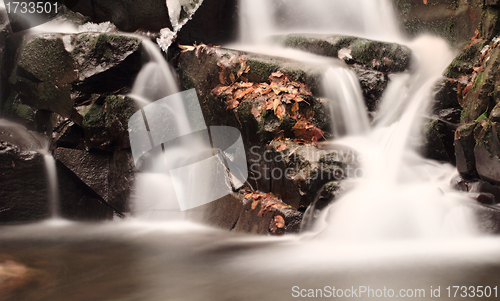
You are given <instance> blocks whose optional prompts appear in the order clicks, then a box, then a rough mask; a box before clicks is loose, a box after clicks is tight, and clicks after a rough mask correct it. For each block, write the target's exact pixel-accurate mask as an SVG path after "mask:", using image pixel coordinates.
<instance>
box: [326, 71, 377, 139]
mask: <svg viewBox="0 0 500 301" xmlns="http://www.w3.org/2000/svg"><path fill="white" fill-rule="evenodd" d="M323 81H324V86H325V87H324V90H325V96H326V97H327V98H328V99H329V100H330V101H329V102H328V104H327V106H328V108H329V110H330V115H331V116H332V127H333V129H332V130H333V134H334V137H342V136H346V135H354V136H357V135H363V134H366V133H367V132H368V130H369V129H370V121H369V120H368V112H367V111H366V105H365V101H364V99H363V92H362V91H361V87H360V86H359V81H358V78H357V77H356V74H355V73H354V72H353V71H351V70H349V69H347V68H338V67H337V68H329V69H328V70H327V71H326V72H325V75H324V77H323Z"/></svg>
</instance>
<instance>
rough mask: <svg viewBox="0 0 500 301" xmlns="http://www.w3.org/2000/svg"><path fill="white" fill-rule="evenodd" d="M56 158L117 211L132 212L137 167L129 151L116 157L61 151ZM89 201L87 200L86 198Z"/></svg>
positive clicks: (58, 151) (96, 195) (57, 152)
mask: <svg viewBox="0 0 500 301" xmlns="http://www.w3.org/2000/svg"><path fill="white" fill-rule="evenodd" d="M54 157H55V158H56V159H57V160H58V161H59V162H60V163H62V165H64V166H65V168H66V169H68V171H70V172H71V173H72V177H77V178H78V180H79V181H81V182H83V184H85V185H86V186H87V187H88V189H91V190H92V191H93V193H94V198H93V199H96V200H100V201H99V202H106V203H107V204H109V206H110V207H111V208H113V209H115V211H116V212H119V213H122V212H128V209H129V195H130V190H131V188H132V186H133V181H134V179H135V166H134V164H133V160H132V156H131V154H130V152H129V151H116V152H115V153H113V154H112V155H108V154H102V153H92V152H87V151H83V150H76V149H67V148H57V149H55V150H54ZM85 200H87V199H85Z"/></svg>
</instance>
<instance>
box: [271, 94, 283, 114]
mask: <svg viewBox="0 0 500 301" xmlns="http://www.w3.org/2000/svg"><path fill="white" fill-rule="evenodd" d="M280 104H281V99H280V98H278V97H276V98H275V99H274V102H273V110H274V111H275V112H276V109H277V108H278V106H279V105H280Z"/></svg>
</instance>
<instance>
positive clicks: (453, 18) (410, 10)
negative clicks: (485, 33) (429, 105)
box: [394, 0, 483, 45]
mask: <svg viewBox="0 0 500 301" xmlns="http://www.w3.org/2000/svg"><path fill="white" fill-rule="evenodd" d="M394 5H395V7H396V9H397V11H398V13H399V18H398V20H399V21H400V23H401V25H402V26H401V27H402V28H403V31H404V32H405V33H406V34H407V35H408V36H412V37H413V36H418V35H419V34H422V33H431V34H434V35H438V36H441V37H443V38H445V39H447V40H448V41H449V42H451V43H452V44H455V45H461V44H463V43H466V42H467V41H468V40H469V39H470V38H471V37H472V36H474V35H475V30H476V29H477V28H479V27H480V22H481V14H482V11H483V10H482V6H483V0H472V1H447V0H446V1H442V0H439V1H421V0H394Z"/></svg>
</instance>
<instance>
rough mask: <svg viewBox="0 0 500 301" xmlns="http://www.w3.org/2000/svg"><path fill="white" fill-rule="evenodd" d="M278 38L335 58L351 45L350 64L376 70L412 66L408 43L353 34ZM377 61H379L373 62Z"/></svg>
mask: <svg viewBox="0 0 500 301" xmlns="http://www.w3.org/2000/svg"><path fill="white" fill-rule="evenodd" d="M275 39H276V40H277V41H279V43H280V44H282V45H283V46H286V47H290V48H296V49H301V50H304V51H308V52H311V53H314V54H318V55H322V56H329V57H334V58H338V55H339V51H340V50H341V49H342V48H349V49H350V50H351V56H352V59H347V60H346V61H347V62H348V63H358V64H360V65H363V66H364V67H366V68H369V69H374V70H382V71H389V72H401V71H404V70H406V69H407V68H408V67H409V63H410V60H411V50H410V49H409V48H408V47H406V46H403V45H399V44H396V43H386V42H379V41H371V40H367V39H362V38H358V37H352V36H335V35H333V36H332V35H318V34H290V35H287V36H284V37H281V36H278V37H276V38H275ZM374 60H376V61H377V62H378V64H374Z"/></svg>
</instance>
